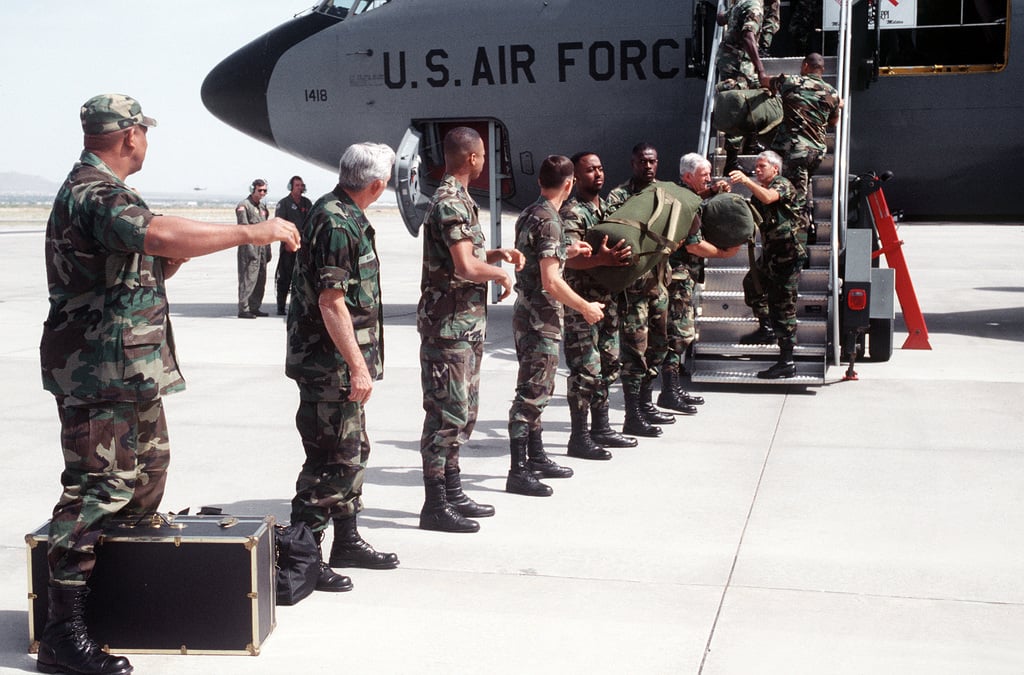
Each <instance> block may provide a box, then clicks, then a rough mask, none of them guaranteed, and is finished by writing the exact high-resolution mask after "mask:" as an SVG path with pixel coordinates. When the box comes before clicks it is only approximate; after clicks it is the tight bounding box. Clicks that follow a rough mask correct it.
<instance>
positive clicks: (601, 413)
mask: <svg viewBox="0 0 1024 675" xmlns="http://www.w3.org/2000/svg"><path fill="white" fill-rule="evenodd" d="M590 439H591V440H592V441H594V442H595V443H597V444H598V445H600V446H602V447H605V448H635V447H636V443H637V441H636V439H635V438H633V437H632V436H623V435H622V434H620V433H619V432H618V431H615V430H614V429H612V427H611V425H610V424H609V423H608V401H604V402H603V403H599V404H597V405H595V406H593V407H592V408H591V409H590Z"/></svg>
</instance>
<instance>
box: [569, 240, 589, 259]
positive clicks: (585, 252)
mask: <svg viewBox="0 0 1024 675" xmlns="http://www.w3.org/2000/svg"><path fill="white" fill-rule="evenodd" d="M593 252H594V249H593V248H591V246H590V244H588V243H587V242H585V241H577V242H575V243H574V244H572V245H571V246H568V247H567V248H566V249H565V257H567V258H575V257H576V256H578V255H581V256H583V257H584V258H589V257H590V255H591V254H592V253H593Z"/></svg>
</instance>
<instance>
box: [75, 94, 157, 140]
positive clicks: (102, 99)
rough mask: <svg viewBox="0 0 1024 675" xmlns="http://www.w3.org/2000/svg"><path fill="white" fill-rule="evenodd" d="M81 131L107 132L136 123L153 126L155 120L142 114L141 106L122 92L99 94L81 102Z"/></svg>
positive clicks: (89, 132) (95, 133)
mask: <svg viewBox="0 0 1024 675" xmlns="http://www.w3.org/2000/svg"><path fill="white" fill-rule="evenodd" d="M80 116H81V118H82V131H84V132H85V133H87V134H89V135H99V134H109V133H110V132H112V131H121V130H122V129H127V128H128V127H133V126H135V125H136V124H141V125H142V126H144V127H155V126H156V120H155V119H153V118H152V117H146V116H145V115H143V114H142V106H141V105H139V102H138V101H136V100H135V99H134V98H132V97H131V96H125V95H124V94H100V95H99V96H93V97H92V98H90V99H89V100H88V101H86V102H85V103H83V104H82V111H81V114H80Z"/></svg>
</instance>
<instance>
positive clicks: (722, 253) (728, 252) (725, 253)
mask: <svg viewBox="0 0 1024 675" xmlns="http://www.w3.org/2000/svg"><path fill="white" fill-rule="evenodd" d="M741 248H743V244H737V245H736V246H733V247H732V248H725V249H722V248H720V249H718V257H719V258H731V257H733V256H734V255H736V254H737V253H739V252H740V249H741Z"/></svg>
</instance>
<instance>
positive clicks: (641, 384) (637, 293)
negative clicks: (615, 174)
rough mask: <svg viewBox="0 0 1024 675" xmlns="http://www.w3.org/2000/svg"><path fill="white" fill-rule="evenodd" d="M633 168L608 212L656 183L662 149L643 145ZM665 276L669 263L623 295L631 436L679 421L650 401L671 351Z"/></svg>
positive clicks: (610, 201)
mask: <svg viewBox="0 0 1024 675" xmlns="http://www.w3.org/2000/svg"><path fill="white" fill-rule="evenodd" d="M630 166H631V168H632V171H633V176H632V178H630V179H629V180H628V181H627V182H625V183H623V184H622V185H619V186H618V187H616V188H615V189H613V190H612V191H611V192H609V193H608V213H609V214H610V213H614V212H615V210H616V209H617V208H618V207H620V206H622V204H623V203H624V202H625V201H626V200H627V199H629V198H630V197H631V196H633V195H635V194H637V193H638V192H640V191H641V190H644V189H645V188H647V187H648V186H650V185H651V184H652V183H654V182H655V180H656V178H657V175H658V151H657V150H655V149H654V146H652V145H651V144H650V143H638V144H637V145H635V146H634V147H633V153H632V157H631V159H630ZM664 276H665V265H664V264H660V265H658V266H656V267H655V268H654V269H652V270H651V271H650V272H648V273H647V274H644V275H643V276H642V277H640V278H639V279H637V280H636V281H634V282H633V283H632V284H630V285H629V287H627V288H626V290H625V291H623V292H622V294H621V296H620V297H619V316H620V317H621V324H620V325H621V331H620V339H621V345H622V351H621V358H622V374H621V378H622V395H623V397H624V398H625V401H626V419H625V422H624V423H623V425H622V433H624V434H629V435H631V436H647V437H656V436H660V435H661V429H660V428H659V427H658V426H657V425H662V424H673V423H675V421H676V420H675V417H673V416H672V415H669V414H667V413H663V412H661V411H660V410H658V409H657V408H656V407H655V406H654V403H652V402H651V388H652V383H653V380H654V377H655V375H657V373H658V367H659V366H660V365H661V363H662V361H663V360H664V359H665V354H666V352H667V350H668V293H667V291H666V284H665V280H664Z"/></svg>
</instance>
